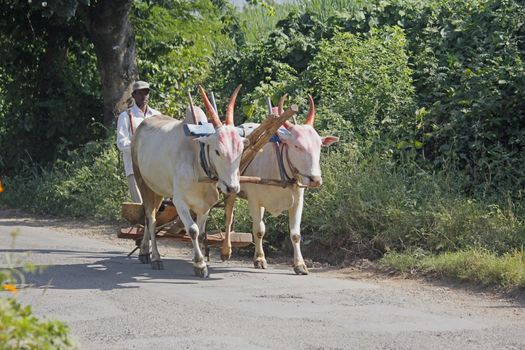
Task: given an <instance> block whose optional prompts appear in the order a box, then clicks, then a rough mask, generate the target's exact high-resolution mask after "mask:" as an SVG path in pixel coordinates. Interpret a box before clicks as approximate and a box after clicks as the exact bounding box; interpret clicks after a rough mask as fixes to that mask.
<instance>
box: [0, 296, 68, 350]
mask: <svg viewBox="0 0 525 350" xmlns="http://www.w3.org/2000/svg"><path fill="white" fill-rule="evenodd" d="M0 348H2V349H5V350H11V349H12V350H15V349H16V350H18V349H39V350H40V349H42V350H47V349H49V350H52V349H53V350H54V349H71V348H72V343H71V340H70V339H69V336H68V328H67V326H66V325H64V324H63V323H61V322H60V321H49V320H45V321H41V320H39V319H38V318H37V317H35V316H34V315H33V314H32V311H31V307H30V306H22V305H20V304H19V303H18V302H17V301H16V300H15V299H12V298H5V297H2V298H0Z"/></svg>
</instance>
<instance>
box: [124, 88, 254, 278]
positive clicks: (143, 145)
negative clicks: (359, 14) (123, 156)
mask: <svg viewBox="0 0 525 350" xmlns="http://www.w3.org/2000/svg"><path fill="white" fill-rule="evenodd" d="M239 89H240V85H239V86H238V87H237V89H235V91H234V92H233V94H232V96H231V97H230V101H229V103H228V108H227V111H226V120H225V124H224V125H223V124H222V123H221V121H220V119H219V117H218V115H217V113H216V112H215V110H214V109H213V107H212V106H211V103H210V102H209V100H208V98H207V97H206V93H205V92H204V90H203V89H202V87H200V86H199V90H200V92H201V95H202V98H203V101H204V104H205V107H206V111H207V113H208V116H209V118H210V119H211V121H212V123H213V124H214V126H215V133H214V134H211V135H209V136H205V137H199V138H193V137H189V136H186V135H185V133H184V130H183V126H184V125H183V124H184V123H183V122H181V121H178V120H176V119H173V118H170V117H166V116H154V117H150V118H147V119H146V120H144V122H142V123H141V124H140V126H139V127H138V128H137V131H136V132H135V135H134V137H133V140H132V142H131V152H132V159H133V170H134V173H135V177H136V179H137V185H138V187H139V190H140V193H141V195H142V200H143V206H144V211H145V216H146V224H145V229H144V237H143V239H142V243H141V245H140V254H139V259H140V261H141V262H142V263H148V262H150V263H151V266H152V268H153V269H163V264H162V261H161V258H160V254H159V251H158V249H157V242H156V239H155V226H156V225H155V224H156V222H155V214H156V212H157V210H158V208H159V206H160V204H161V201H162V198H163V197H171V198H173V203H174V204H175V207H176V208H177V212H178V215H179V217H180V219H181V221H182V222H183V224H184V228H185V230H186V232H188V234H189V235H190V237H191V241H192V244H193V253H194V257H193V269H194V271H195V274H196V275H197V276H200V277H207V276H208V275H209V274H208V268H207V266H206V263H205V262H204V257H203V254H202V252H201V249H200V246H199V241H198V240H199V238H202V237H203V234H204V226H205V223H206V219H207V217H208V213H209V211H210V208H211V207H212V206H213V205H214V204H215V203H216V202H217V200H218V199H219V192H218V191H217V187H218V188H219V189H220V190H221V191H222V192H223V193H225V194H234V193H237V192H239V189H240V184H239V163H240V159H241V155H242V152H243V149H244V143H245V142H247V140H246V139H243V138H241V137H240V136H239V134H238V133H237V131H236V129H235V127H234V125H233V107H234V104H235V99H236V97H237V93H238V92H239ZM201 145H202V146H203V147H204V152H203V153H202V154H201ZM201 156H203V157H204V158H205V159H206V161H207V163H208V164H209V172H208V174H210V175H212V176H214V177H216V178H217V183H202V182H199V181H198V179H199V177H203V176H206V175H207V174H206V172H205V171H204V169H203V167H202V166H201V163H200V161H201V160H200V159H201ZM190 210H191V211H193V212H194V213H195V214H197V223H195V222H194V221H193V219H192V216H191V214H190ZM150 239H151V246H152V252H151V258H150V250H149V241H150Z"/></svg>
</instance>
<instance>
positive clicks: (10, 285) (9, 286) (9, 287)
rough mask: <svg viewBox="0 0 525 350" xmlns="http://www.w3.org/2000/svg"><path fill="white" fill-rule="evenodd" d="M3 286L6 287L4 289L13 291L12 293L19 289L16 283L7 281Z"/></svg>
mask: <svg viewBox="0 0 525 350" xmlns="http://www.w3.org/2000/svg"><path fill="white" fill-rule="evenodd" d="M2 287H3V288H4V290H6V291H8V292H11V293H16V292H17V291H18V290H17V289H16V286H15V285H14V284H9V283H6V284H4V285H3V286H2Z"/></svg>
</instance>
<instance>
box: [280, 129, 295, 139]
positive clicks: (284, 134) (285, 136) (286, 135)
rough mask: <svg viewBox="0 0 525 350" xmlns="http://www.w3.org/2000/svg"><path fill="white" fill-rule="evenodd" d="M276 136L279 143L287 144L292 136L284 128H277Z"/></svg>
mask: <svg viewBox="0 0 525 350" xmlns="http://www.w3.org/2000/svg"><path fill="white" fill-rule="evenodd" d="M277 135H278V136H279V140H280V141H281V142H288V141H289V140H290V139H291V138H292V134H291V133H290V132H289V131H288V130H287V129H285V128H279V129H278V130H277Z"/></svg>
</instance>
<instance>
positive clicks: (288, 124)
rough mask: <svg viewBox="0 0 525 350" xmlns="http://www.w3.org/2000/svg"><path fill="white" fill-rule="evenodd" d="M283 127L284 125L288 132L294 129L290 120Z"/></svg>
mask: <svg viewBox="0 0 525 350" xmlns="http://www.w3.org/2000/svg"><path fill="white" fill-rule="evenodd" d="M283 125H284V127H285V128H286V129H288V130H292V128H293V124H292V123H290V122H289V121H288V120H287V121H285V122H284V124H283Z"/></svg>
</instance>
